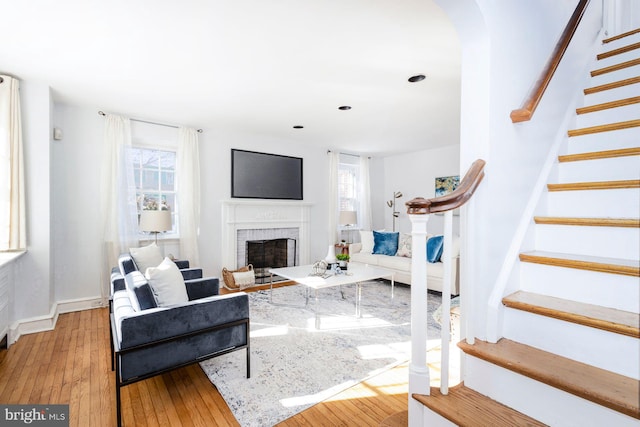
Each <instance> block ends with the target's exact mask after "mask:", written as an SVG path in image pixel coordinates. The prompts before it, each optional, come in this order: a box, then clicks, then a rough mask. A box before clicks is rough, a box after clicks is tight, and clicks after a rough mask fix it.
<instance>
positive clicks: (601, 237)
mask: <svg viewBox="0 0 640 427" xmlns="http://www.w3.org/2000/svg"><path fill="white" fill-rule="evenodd" d="M535 233H536V250H539V251H547V252H561V253H565V254H577V255H590V256H599V257H607V258H622V259H640V244H639V243H638V242H640V229H638V228H624V227H593V226H590V227H583V226H571V225H546V224H544V225H543V224H538V225H536V228H535Z"/></svg>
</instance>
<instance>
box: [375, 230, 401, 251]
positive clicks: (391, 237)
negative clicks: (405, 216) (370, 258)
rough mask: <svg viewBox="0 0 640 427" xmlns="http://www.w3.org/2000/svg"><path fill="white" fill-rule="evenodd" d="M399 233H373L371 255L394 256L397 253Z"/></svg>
mask: <svg viewBox="0 0 640 427" xmlns="http://www.w3.org/2000/svg"><path fill="white" fill-rule="evenodd" d="M399 235H400V233H398V232H395V233H389V232H385V231H374V232H373V253H374V254H378V255H389V256H395V254H396V252H398V236H399Z"/></svg>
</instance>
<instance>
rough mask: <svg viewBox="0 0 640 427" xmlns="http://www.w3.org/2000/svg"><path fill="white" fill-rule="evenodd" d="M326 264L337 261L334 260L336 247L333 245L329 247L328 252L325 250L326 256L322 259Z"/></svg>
mask: <svg viewBox="0 0 640 427" xmlns="http://www.w3.org/2000/svg"><path fill="white" fill-rule="evenodd" d="M324 260H325V261H326V262H327V264H335V263H336V262H337V261H338V260H337V259H336V247H335V245H329V250H327V256H326V257H325V258H324Z"/></svg>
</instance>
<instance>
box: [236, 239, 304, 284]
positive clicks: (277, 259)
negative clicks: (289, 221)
mask: <svg viewBox="0 0 640 427" xmlns="http://www.w3.org/2000/svg"><path fill="white" fill-rule="evenodd" d="M246 260H247V264H252V265H253V270H254V273H255V276H256V283H266V282H267V278H268V277H269V276H270V275H269V269H270V268H281V267H292V266H294V265H296V261H295V260H296V240H295V239H290V238H280V239H267V240H247V244H246Z"/></svg>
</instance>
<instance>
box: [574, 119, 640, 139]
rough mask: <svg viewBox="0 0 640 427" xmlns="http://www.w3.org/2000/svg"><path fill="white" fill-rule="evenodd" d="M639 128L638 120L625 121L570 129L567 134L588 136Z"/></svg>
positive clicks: (639, 121) (639, 122)
mask: <svg viewBox="0 0 640 427" xmlns="http://www.w3.org/2000/svg"><path fill="white" fill-rule="evenodd" d="M638 126H640V120H627V121H624V122H617V123H607V124H604V125H597V126H589V127H586V128H579V129H571V130H569V131H568V132H567V135H569V136H580V135H590V134H592V133H600V132H611V131H614V130H621V129H629V128H635V127H638Z"/></svg>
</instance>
